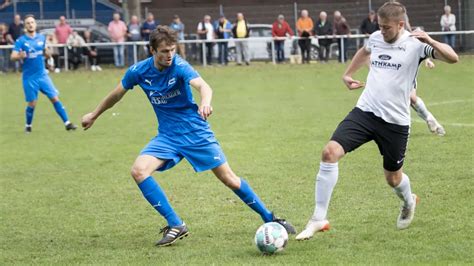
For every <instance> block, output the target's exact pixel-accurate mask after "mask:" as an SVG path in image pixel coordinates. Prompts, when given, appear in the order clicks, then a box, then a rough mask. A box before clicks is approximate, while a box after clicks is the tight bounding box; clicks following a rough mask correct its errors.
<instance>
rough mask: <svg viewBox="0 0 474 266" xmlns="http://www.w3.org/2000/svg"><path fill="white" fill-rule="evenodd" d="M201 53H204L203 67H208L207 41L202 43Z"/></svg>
mask: <svg viewBox="0 0 474 266" xmlns="http://www.w3.org/2000/svg"><path fill="white" fill-rule="evenodd" d="M201 48H202V49H201V52H202V55H201V57H202V65H203V66H207V58H206V40H202V41H201Z"/></svg>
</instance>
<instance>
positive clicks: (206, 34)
mask: <svg viewBox="0 0 474 266" xmlns="http://www.w3.org/2000/svg"><path fill="white" fill-rule="evenodd" d="M197 34H198V36H199V39H201V40H206V42H205V45H206V55H204V54H202V52H201V54H202V55H201V62H203V61H204V56H206V62H207V64H208V65H212V46H214V43H213V42H212V40H214V26H212V23H211V16H209V15H205V16H204V19H203V21H201V22H199V24H198V26H197ZM201 51H202V48H201Z"/></svg>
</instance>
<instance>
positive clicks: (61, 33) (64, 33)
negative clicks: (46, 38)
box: [54, 16, 72, 44]
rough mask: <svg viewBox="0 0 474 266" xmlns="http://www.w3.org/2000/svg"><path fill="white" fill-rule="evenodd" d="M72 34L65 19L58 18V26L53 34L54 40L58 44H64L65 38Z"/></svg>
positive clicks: (63, 17)
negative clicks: (54, 35)
mask: <svg viewBox="0 0 474 266" xmlns="http://www.w3.org/2000/svg"><path fill="white" fill-rule="evenodd" d="M71 33H72V28H71V26H69V24H67V22H66V17H65V16H60V17H59V24H58V25H57V26H56V29H55V31H54V34H56V39H57V40H58V43H60V44H65V43H66V42H67V38H68V37H69V35H70V34H71Z"/></svg>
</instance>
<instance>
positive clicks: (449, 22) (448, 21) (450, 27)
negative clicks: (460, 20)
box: [439, 6, 456, 49]
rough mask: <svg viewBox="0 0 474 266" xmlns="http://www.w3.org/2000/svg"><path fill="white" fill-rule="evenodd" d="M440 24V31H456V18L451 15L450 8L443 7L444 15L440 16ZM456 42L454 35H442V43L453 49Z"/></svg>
mask: <svg viewBox="0 0 474 266" xmlns="http://www.w3.org/2000/svg"><path fill="white" fill-rule="evenodd" d="M439 23H440V24H441V30H442V31H455V30H456V16H455V15H454V14H451V7H450V6H444V14H443V15H442V16H441V20H440V22H439ZM455 41H456V35H454V34H446V35H444V42H445V43H447V44H449V45H450V46H451V47H452V48H453V49H454V45H455Z"/></svg>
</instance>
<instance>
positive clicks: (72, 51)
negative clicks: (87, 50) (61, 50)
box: [66, 30, 86, 70]
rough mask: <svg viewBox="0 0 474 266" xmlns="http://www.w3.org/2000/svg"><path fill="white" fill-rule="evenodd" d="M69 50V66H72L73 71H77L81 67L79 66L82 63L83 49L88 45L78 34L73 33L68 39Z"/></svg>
mask: <svg viewBox="0 0 474 266" xmlns="http://www.w3.org/2000/svg"><path fill="white" fill-rule="evenodd" d="M66 44H67V50H68V58H69V64H71V65H72V69H73V70H76V69H77V68H78V67H79V64H80V63H81V61H82V58H81V56H82V48H83V47H84V46H85V45H86V42H85V41H84V39H83V38H82V37H81V35H79V33H77V31H75V30H74V31H73V32H72V34H71V35H69V37H68V38H67V42H66Z"/></svg>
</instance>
